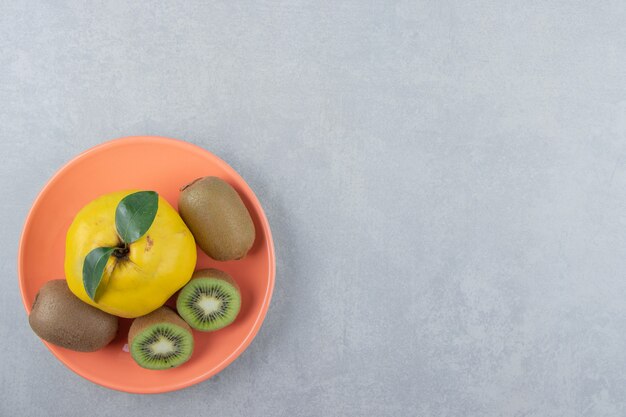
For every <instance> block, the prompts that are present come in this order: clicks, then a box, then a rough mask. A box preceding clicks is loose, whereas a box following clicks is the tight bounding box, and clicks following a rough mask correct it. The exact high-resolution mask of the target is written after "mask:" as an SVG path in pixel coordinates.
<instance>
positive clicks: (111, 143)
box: [17, 135, 276, 394]
mask: <svg viewBox="0 0 626 417" xmlns="http://www.w3.org/2000/svg"><path fill="white" fill-rule="evenodd" d="M136 142H139V143H141V142H146V143H147V142H151V143H160V144H164V143H167V144H173V145H175V146H180V147H182V148H187V149H189V150H190V151H192V152H201V153H204V154H207V155H208V156H209V157H211V158H212V159H214V161H215V162H216V163H217V164H218V165H221V166H222V168H225V169H226V170H229V171H232V172H233V173H234V176H235V177H236V178H238V180H240V181H241V182H240V183H241V184H243V186H244V187H245V188H247V189H248V191H249V192H250V195H251V196H252V200H253V203H255V205H256V206H258V208H259V209H260V211H259V213H258V214H259V220H260V222H261V225H262V227H263V229H264V231H265V236H266V240H267V242H268V244H267V252H268V260H269V262H270V270H269V277H268V278H269V279H268V286H267V289H266V291H265V295H264V297H263V302H262V304H261V310H260V312H259V314H258V315H257V317H256V320H255V321H254V323H253V325H252V327H251V329H250V331H249V332H248V334H247V335H246V337H245V338H244V339H243V341H242V342H241V343H240V344H239V345H238V346H237V347H236V348H235V349H234V350H233V352H232V353H231V354H230V355H228V356H227V357H226V358H225V359H224V360H223V361H221V362H220V363H219V364H218V365H216V366H215V367H213V368H211V369H209V370H208V371H206V372H203V373H201V374H199V375H197V376H196V377H194V378H190V379H189V380H186V381H184V382H180V383H175V384H164V385H161V386H158V387H153V388H145V389H142V388H137V389H135V388H131V387H125V386H120V385H118V384H114V383H110V382H108V381H106V380H105V379H102V378H100V377H94V376H93V375H87V374H86V373H84V372H82V371H81V370H78V369H76V368H75V367H74V366H73V365H72V364H71V363H67V362H66V361H65V360H63V359H61V358H60V357H59V355H58V354H57V351H56V350H57V347H56V346H54V345H51V344H50V343H48V342H46V341H45V340H43V339H40V340H41V341H42V342H43V343H44V345H46V347H47V348H48V350H49V351H50V352H52V354H53V355H54V356H55V357H56V358H57V360H58V361H59V362H61V363H62V364H63V365H65V366H66V367H67V368H69V369H70V370H72V371H73V372H74V373H75V374H77V375H79V376H81V377H82V378H84V379H86V380H88V381H90V382H92V383H95V384H98V385H100V386H103V387H105V388H109V389H113V390H116V391H121V392H127V393H131V394H160V393H165V392H172V391H178V390H181V389H184V388H187V387H190V386H192V385H195V384H198V383H200V382H202V381H205V380H207V379H209V378H211V377H213V376H215V375H217V374H218V373H220V372H221V371H222V370H224V368H226V367H227V366H228V365H230V364H231V363H232V362H234V361H235V359H237V358H238V357H239V356H240V355H241V354H242V353H243V352H244V351H245V350H246V349H247V348H248V346H250V344H251V343H252V341H253V340H254V338H255V337H256V335H257V334H258V332H259V330H260V328H261V326H262V325H263V322H264V321H265V316H266V315H267V311H268V309H269V306H270V303H271V300H272V295H273V293H274V283H275V278H276V258H275V252H274V239H273V237H272V230H271V228H270V224H269V221H268V220H267V216H266V214H265V210H264V209H263V206H262V205H261V202H260V201H259V199H258V197H257V195H256V193H255V192H254V191H253V190H252V188H251V187H250V186H249V185H248V183H247V182H246V180H245V179H244V178H243V177H242V176H241V175H240V174H239V172H237V170H236V169H234V168H233V167H231V166H230V165H229V164H228V163H227V162H226V161H224V160H223V159H221V158H220V157H218V156H217V155H215V154H214V153H212V152H210V151H208V150H206V149H204V148H202V147H200V146H198V145H195V144H193V143H190V142H187V141H184V140H181V139H174V138H170V137H165V136H151V135H145V136H125V137H121V138H117V139H111V140H107V141H105V142H102V143H100V144H98V145H95V146H92V147H90V148H88V149H86V150H84V151H82V152H80V153H78V154H77V155H75V156H74V157H72V158H71V159H70V160H69V161H67V162H66V163H65V164H63V165H62V166H61V167H60V168H59V169H57V170H56V172H55V173H54V174H53V175H52V177H50V178H49V179H48V180H47V182H46V183H45V184H44V186H43V187H42V188H41V190H40V191H39V193H38V194H37V196H36V197H35V199H34V201H33V203H32V204H31V206H30V209H29V210H28V213H27V214H26V219H25V220H24V225H23V226H22V232H21V234H20V241H19V246H18V251H17V278H18V284H19V288H20V296H21V298H22V304H23V305H24V309H25V310H26V313H27V314H30V311H31V306H30V305H29V303H28V301H27V300H26V296H25V290H24V285H23V281H24V278H23V276H24V270H23V269H24V266H23V264H24V262H25V261H24V246H25V236H26V234H27V233H28V232H29V231H30V229H31V223H32V216H33V213H34V212H35V210H36V209H37V208H38V206H39V205H40V204H41V201H42V200H43V197H44V196H45V195H47V193H48V192H50V189H51V188H52V186H53V185H54V184H55V183H56V182H58V181H59V178H60V177H61V175H62V174H63V173H65V172H66V171H68V170H69V169H71V168H72V166H73V165H75V164H77V163H78V162H79V161H81V160H83V159H85V158H86V157H88V156H89V155H90V154H92V153H94V152H98V151H100V150H101V149H106V148H111V147H117V146H124V145H125V144H127V143H136Z"/></svg>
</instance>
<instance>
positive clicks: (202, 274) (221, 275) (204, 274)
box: [190, 268, 239, 290]
mask: <svg viewBox="0 0 626 417" xmlns="http://www.w3.org/2000/svg"><path fill="white" fill-rule="evenodd" d="M194 278H218V279H221V280H224V281H227V282H229V283H231V284H232V285H233V287H235V288H237V290H239V285H237V282H235V280H234V279H233V277H231V276H230V275H228V274H227V273H226V272H224V271H220V270H219V269H215V268H207V269H199V270H197V271H195V272H194V273H193V275H192V276H191V279H194ZM190 281H191V280H190Z"/></svg>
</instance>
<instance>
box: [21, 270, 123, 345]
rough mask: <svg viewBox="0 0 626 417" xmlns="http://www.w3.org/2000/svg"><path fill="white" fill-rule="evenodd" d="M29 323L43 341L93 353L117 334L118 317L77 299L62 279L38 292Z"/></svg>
mask: <svg viewBox="0 0 626 417" xmlns="http://www.w3.org/2000/svg"><path fill="white" fill-rule="evenodd" d="M28 322H29V324H30V327H31V328H32V329H33V331H34V332H35V333H36V334H37V336H39V337H40V338H42V339H43V340H45V341H47V342H49V343H52V344H54V345H57V346H61V347H63V348H66V349H71V350H75V351H78V352H95V351H96V350H99V349H102V348H103V347H105V346H106V345H108V344H109V343H110V342H111V341H112V340H113V339H114V338H115V335H116V334H117V329H118V318H117V317H115V316H113V315H111V314H108V313H105V312H104V311H102V310H98V309H97V308H95V307H92V306H90V305H89V304H86V303H84V302H82V301H81V300H80V299H78V298H77V297H76V296H75V295H74V294H72V292H71V291H70V290H69V288H68V286H67V282H66V281H65V280H64V279H63V280H61V279H59V280H53V281H48V282H47V283H46V284H44V285H43V286H42V287H41V288H40V289H39V292H38V293H37V296H36V297H35V301H34V302H33V307H32V311H31V313H30V315H29V316H28Z"/></svg>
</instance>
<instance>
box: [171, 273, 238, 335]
mask: <svg viewBox="0 0 626 417" xmlns="http://www.w3.org/2000/svg"><path fill="white" fill-rule="evenodd" d="M176 308H177V309H178V314H180V316H181V317H182V318H183V319H184V320H185V321H186V322H187V323H188V324H189V325H190V326H191V327H193V328H194V329H196V330H201V331H204V332H212V331H214V330H219V329H221V328H223V327H226V326H228V325H229V324H231V323H232V322H233V321H235V318H236V317H237V314H239V309H240V308H241V294H240V293H239V287H238V286H237V283H236V282H235V281H234V280H233V279H232V278H231V277H230V275H228V274H227V273H226V272H223V271H219V270H217V269H202V270H199V271H196V272H194V274H193V275H192V277H191V281H189V283H187V285H185V286H184V287H183V289H182V290H181V291H180V294H178V299H177V300H176Z"/></svg>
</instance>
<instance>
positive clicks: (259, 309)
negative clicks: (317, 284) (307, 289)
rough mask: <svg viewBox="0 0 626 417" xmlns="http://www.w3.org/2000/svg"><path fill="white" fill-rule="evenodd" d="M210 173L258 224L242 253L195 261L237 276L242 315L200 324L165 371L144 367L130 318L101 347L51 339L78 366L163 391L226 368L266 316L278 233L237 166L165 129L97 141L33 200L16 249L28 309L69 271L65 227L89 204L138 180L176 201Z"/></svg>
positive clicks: (118, 384)
mask: <svg viewBox="0 0 626 417" xmlns="http://www.w3.org/2000/svg"><path fill="white" fill-rule="evenodd" d="M206 175H215V176H218V177H221V178H223V179H224V180H226V181H227V182H229V183H230V184H231V185H232V186H233V187H235V189H236V190H237V191H238V192H239V195H241V197H242V199H243V201H244V203H245V204H246V206H247V207H248V210H249V211H250V214H251V215H252V219H253V220H254V225H255V227H256V241H255V243H254V246H253V247H252V250H251V251H250V252H249V253H248V255H247V256H246V257H245V258H244V259H243V260H240V261H232V262H217V261H214V260H212V259H210V258H209V257H207V256H206V255H205V254H204V253H202V252H201V251H198V264H197V268H205V267H215V268H219V269H222V270H224V271H226V272H228V273H230V274H231V275H232V276H233V278H234V279H235V280H236V281H237V283H238V284H239V286H240V288H241V297H242V306H241V312H240V313H239V316H238V317H237V320H235V322H234V323H233V324H232V325H230V326H228V327H226V328H224V329H222V330H219V331H217V332H213V333H201V332H194V340H195V349H194V352H193V356H192V357H191V359H190V360H189V361H188V362H187V363H185V364H184V365H182V366H181V367H179V368H176V369H168V370H165V371H150V370H147V369H143V368H140V367H139V366H138V365H136V364H135V363H134V362H133V360H132V359H131V357H130V354H129V353H128V352H126V351H125V350H124V345H125V344H126V339H127V333H128V326H129V325H130V320H125V319H123V320H121V322H120V324H121V325H120V331H119V333H118V336H117V338H116V339H115V340H114V341H113V342H112V343H111V344H110V345H108V346H107V347H105V348H104V349H102V350H99V351H97V352H93V353H80V352H73V351H70V350H67V349H63V348H60V347H58V346H54V345H51V344H48V343H46V346H48V349H50V350H51V351H52V353H53V354H54V355H55V356H56V357H57V358H58V359H59V360H60V361H61V362H63V363H64V364H65V365H67V366H68V367H69V368H70V369H72V370H73V371H74V372H76V373H77V374H79V375H81V376H83V377H85V378H87V379H88V380H90V381H92V382H95V383H96V384H100V385H102V386H105V387H108V388H113V389H116V390H120V391H126V392H133V393H159V392H167V391H174V390H177V389H181V388H185V387H188V386H190V385H193V384H196V383H198V382H201V381H203V380H205V379H207V378H210V377H211V376H213V375H215V374H217V373H218V372H220V371H221V370H222V369H224V368H225V367H226V366H228V365H229V364H230V363H231V362H232V361H234V360H235V358H237V357H238V356H239V355H240V354H241V353H242V352H243V351H244V350H245V349H246V347H248V345H249V344H250V342H252V339H254V336H255V335H256V334H257V332H258V331H259V328H260V327H261V324H262V323H263V319H264V318H265V313H266V312H267V308H268V307H269V304H270V299H271V296H272V290H273V288H274V275H275V269H276V264H275V260H274V245H273V242H272V234H271V232H270V227H269V224H268V222H267V218H266V217H265V213H263V209H262V208H261V204H260V203H259V201H258V200H257V198H256V196H255V195H254V193H253V192H252V190H251V189H250V187H249V186H248V185H247V184H246V182H245V181H244V180H243V179H242V178H241V177H240V176H239V174H237V172H235V170H234V169H232V168H231V167H230V166H229V165H228V164H226V163H225V162H224V161H222V160H221V159H219V158H217V157H216V156H215V155H213V154H211V153H210V152H208V151H206V150H204V149H202V148H199V147H197V146H195V145H191V144H189V143H187V142H182V141H178V140H174V139H167V138H161V137H153V136H138V137H128V138H123V139H118V140H114V141H111V142H107V143H104V144H102V145H99V146H96V147H95V148H92V149H90V150H88V151H86V152H84V153H82V154H80V155H78V156H77V157H76V158H74V159H73V160H72V161H70V162H69V163H68V164H67V165H65V166H64V167H63V168H61V170H59V171H58V172H57V173H56V175H54V177H52V179H51V180H50V181H49V182H48V184H46V186H45V187H44V188H43V190H42V191H41V193H40V194H39V196H38V197H37V199H36V200H35V203H34V204H33V207H32V208H31V210H30V213H29V214H28V217H27V218H26V223H25V225H24V230H23V232H22V238H21V240H20V248H19V254H18V274H19V282H20V290H21V292H22V300H23V302H24V307H25V308H26V311H27V312H30V309H31V305H32V303H33V300H34V299H35V294H37V291H38V290H39V288H40V287H41V286H42V285H43V284H44V283H45V282H46V281H48V280H51V279H59V278H63V277H64V273H63V258H64V255H65V234H66V232H67V229H68V227H69V225H70V223H71V222H72V219H73V218H74V216H75V215H76V213H78V211H79V210H80V209H81V208H82V207H83V206H84V205H85V204H87V203H89V202H90V201H91V200H93V199H94V198H96V197H98V196H100V195H102V194H106V193H109V192H112V191H116V190H122V189H128V188H138V189H144V190H155V191H157V192H158V193H159V194H161V195H162V196H163V197H164V198H166V199H167V200H168V201H169V202H170V203H171V204H172V206H174V207H177V200H178V194H179V189H180V187H181V186H183V185H185V184H187V183H188V182H190V181H192V180H193V179H195V178H198V177H202V176H206ZM173 300H175V297H173V299H170V302H169V303H170V304H172V301H173ZM44 343H45V342H44Z"/></svg>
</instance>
